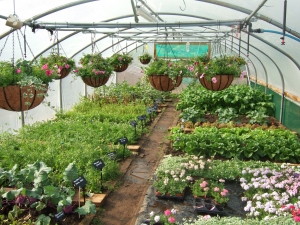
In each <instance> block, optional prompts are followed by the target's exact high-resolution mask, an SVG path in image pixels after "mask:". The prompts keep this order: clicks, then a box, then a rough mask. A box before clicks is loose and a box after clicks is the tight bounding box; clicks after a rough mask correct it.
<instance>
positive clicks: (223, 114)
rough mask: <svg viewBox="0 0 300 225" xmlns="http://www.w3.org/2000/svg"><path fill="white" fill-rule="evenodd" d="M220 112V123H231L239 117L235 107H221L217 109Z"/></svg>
mask: <svg viewBox="0 0 300 225" xmlns="http://www.w3.org/2000/svg"><path fill="white" fill-rule="evenodd" d="M216 113H217V114H218V122H219V123H229V122H230V121H232V120H233V119H235V118H237V117H238V114H237V113H236V110H235V109H234V108H225V109H222V108H219V109H217V110H216Z"/></svg>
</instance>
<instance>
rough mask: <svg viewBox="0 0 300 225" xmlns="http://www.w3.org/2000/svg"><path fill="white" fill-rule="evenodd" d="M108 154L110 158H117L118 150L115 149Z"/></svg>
mask: <svg viewBox="0 0 300 225" xmlns="http://www.w3.org/2000/svg"><path fill="white" fill-rule="evenodd" d="M107 156H108V157H109V158H110V159H116V158H117V152H116V151H114V152H110V153H108V154H107Z"/></svg>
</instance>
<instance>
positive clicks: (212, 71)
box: [195, 55, 246, 82]
mask: <svg viewBox="0 0 300 225" xmlns="http://www.w3.org/2000/svg"><path fill="white" fill-rule="evenodd" d="M245 64H246V61H245V60H241V57H239V58H237V57H233V56H226V55H223V56H220V57H215V58H212V59H210V60H209V61H208V62H207V63H206V62H204V63H203V62H199V63H197V64H196V69H195V71H196V74H197V75H198V76H200V79H201V78H203V77H204V78H205V79H206V80H208V81H213V82H216V77H215V76H216V75H233V76H235V77H240V76H242V77H243V76H244V75H245V73H242V70H241V66H242V65H245Z"/></svg>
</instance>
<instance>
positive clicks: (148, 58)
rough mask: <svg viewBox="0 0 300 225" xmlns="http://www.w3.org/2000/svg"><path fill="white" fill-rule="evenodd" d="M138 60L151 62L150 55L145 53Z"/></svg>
mask: <svg viewBox="0 0 300 225" xmlns="http://www.w3.org/2000/svg"><path fill="white" fill-rule="evenodd" d="M138 58H139V60H142V61H146V60H151V59H152V55H150V54H149V52H145V53H143V54H142V55H140V56H139V57H138Z"/></svg>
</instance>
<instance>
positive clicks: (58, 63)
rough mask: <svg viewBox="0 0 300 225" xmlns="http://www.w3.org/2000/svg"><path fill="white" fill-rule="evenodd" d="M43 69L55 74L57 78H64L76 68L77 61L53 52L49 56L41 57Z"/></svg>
mask: <svg viewBox="0 0 300 225" xmlns="http://www.w3.org/2000/svg"><path fill="white" fill-rule="evenodd" d="M40 64H41V65H42V69H43V70H44V71H45V72H46V73H47V74H54V75H55V76H56V79H63V78H65V77H66V76H68V75H69V73H70V72H71V70H72V69H75V67H76V65H75V61H74V60H73V59H70V58H67V57H65V56H62V55H59V54H58V53H56V52H54V51H53V52H51V54H50V55H49V56H48V57H43V56H41V57H40Z"/></svg>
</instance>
